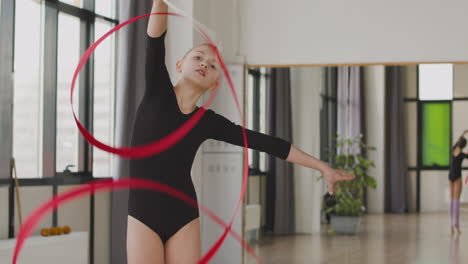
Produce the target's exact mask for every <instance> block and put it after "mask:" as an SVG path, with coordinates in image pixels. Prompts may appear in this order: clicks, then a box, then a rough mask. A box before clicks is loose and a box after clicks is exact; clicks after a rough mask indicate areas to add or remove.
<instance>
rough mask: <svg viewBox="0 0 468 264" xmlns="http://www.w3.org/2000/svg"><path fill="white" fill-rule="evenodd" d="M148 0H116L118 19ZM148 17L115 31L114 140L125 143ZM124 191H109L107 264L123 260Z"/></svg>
mask: <svg viewBox="0 0 468 264" xmlns="http://www.w3.org/2000/svg"><path fill="white" fill-rule="evenodd" d="M151 5H152V1H126V0H120V1H119V14H118V15H119V20H120V21H126V20H128V19H130V18H132V17H135V16H137V15H141V14H146V13H148V12H149V11H150V10H151ZM147 24H148V18H146V19H142V20H139V21H138V22H135V23H133V24H130V25H128V26H126V27H124V28H123V29H122V30H120V31H119V33H118V50H117V52H118V56H117V58H118V63H117V64H116V65H117V73H118V74H117V88H116V89H117V90H116V125H115V126H116V127H115V129H116V132H115V133H116V142H115V144H116V145H117V146H129V145H130V134H131V127H132V124H133V119H134V115H135V112H136V108H137V107H138V104H139V102H140V100H141V98H142V96H143V92H144V82H145V76H144V72H145V71H144V66H145V52H146V49H145V47H146V42H145V40H146V26H147ZM115 171H116V176H115V178H123V177H127V176H128V161H127V160H125V159H120V158H119V159H118V160H117V162H116V167H115ZM127 200H128V192H127V191H119V192H113V193H112V219H111V263H112V264H124V263H127V254H126V235H127V202H128V201H127Z"/></svg>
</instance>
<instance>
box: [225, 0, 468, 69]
mask: <svg viewBox="0 0 468 264" xmlns="http://www.w3.org/2000/svg"><path fill="white" fill-rule="evenodd" d="M466 10H468V1H462V0H456V1H445V0H413V1H406V0H394V1H374V0H359V1H347V0H328V1H318V0H313V1H310V0H288V1H284V0H243V1H242V15H241V23H242V46H241V52H242V54H243V55H245V56H246V58H247V62H248V63H249V64H316V63H363V62H408V61H463V60H464V61H467V60H468V53H467V52H466V47H467V46H468V35H467V34H463V32H465V27H466V25H468V16H466ZM217 11H220V10H217ZM448 40H450V41H448Z"/></svg>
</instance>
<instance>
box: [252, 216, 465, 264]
mask: <svg viewBox="0 0 468 264" xmlns="http://www.w3.org/2000/svg"><path fill="white" fill-rule="evenodd" d="M463 221H464V222H463ZM449 223H450V220H449V218H448V214H419V215H369V216H366V217H364V218H363V221H362V226H361V231H360V233H359V235H357V236H338V235H327V234H326V229H327V226H325V225H324V226H323V232H322V234H321V235H297V236H282V237H281V236H280V237H277V236H276V237H266V238H263V239H261V240H260V241H259V242H257V243H255V244H254V245H253V247H254V249H255V250H256V253H257V254H258V255H260V257H261V258H262V259H263V261H264V263H268V264H270V263H271V264H280V263H281V264H305V263H308V264H309V263H313V264H315V263H317V264H319V263H330V264H335V263H336V264H355V263H356V264H362V263H372V264H390V263H391V264H393V263H395V264H404V263H411V264H413V263H415V264H444V263H449V264H462V263H468V213H466V212H463V213H462V214H461V221H460V224H461V229H462V232H463V230H464V232H463V233H462V234H461V235H460V236H459V237H458V238H457V237H453V236H451V234H450V228H449ZM246 263H256V262H255V261H253V258H251V257H247V261H246Z"/></svg>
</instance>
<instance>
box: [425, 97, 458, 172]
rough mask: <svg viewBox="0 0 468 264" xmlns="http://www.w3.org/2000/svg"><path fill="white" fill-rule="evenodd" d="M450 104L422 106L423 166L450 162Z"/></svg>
mask: <svg viewBox="0 0 468 264" xmlns="http://www.w3.org/2000/svg"><path fill="white" fill-rule="evenodd" d="M450 115H451V113H450V104H449V103H426V104H423V106H422V161H423V166H448V165H449V162H450Z"/></svg>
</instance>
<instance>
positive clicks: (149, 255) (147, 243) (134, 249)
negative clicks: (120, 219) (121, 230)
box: [127, 216, 164, 264]
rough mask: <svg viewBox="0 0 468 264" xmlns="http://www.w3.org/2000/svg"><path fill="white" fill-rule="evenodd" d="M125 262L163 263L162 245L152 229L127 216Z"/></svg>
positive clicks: (131, 263) (137, 263) (129, 263)
mask: <svg viewBox="0 0 468 264" xmlns="http://www.w3.org/2000/svg"><path fill="white" fill-rule="evenodd" d="M127 263H128V264H164V245H163V243H162V241H161V238H160V237H159V236H158V234H156V233H155V232H154V231H153V230H151V229H150V228H149V227H147V226H146V225H145V224H143V223H142V222H140V221H138V220H137V219H135V218H133V217H131V216H128V225H127Z"/></svg>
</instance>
